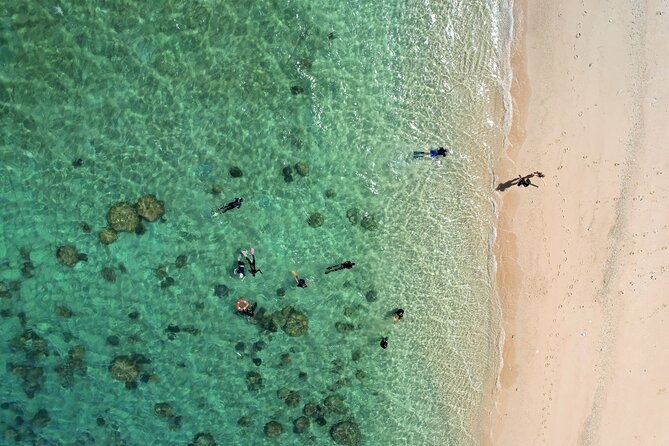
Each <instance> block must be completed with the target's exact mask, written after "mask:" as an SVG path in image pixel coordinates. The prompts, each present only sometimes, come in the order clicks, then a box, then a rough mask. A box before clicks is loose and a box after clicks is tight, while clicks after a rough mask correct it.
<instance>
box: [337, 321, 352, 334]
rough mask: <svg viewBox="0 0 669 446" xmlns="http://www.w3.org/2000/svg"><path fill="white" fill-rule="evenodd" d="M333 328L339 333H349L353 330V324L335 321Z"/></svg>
mask: <svg viewBox="0 0 669 446" xmlns="http://www.w3.org/2000/svg"><path fill="white" fill-rule="evenodd" d="M335 328H336V329H337V331H338V332H339V333H344V334H346V333H350V332H352V331H353V330H355V325H353V324H350V323H348V322H335Z"/></svg>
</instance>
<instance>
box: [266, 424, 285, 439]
mask: <svg viewBox="0 0 669 446" xmlns="http://www.w3.org/2000/svg"><path fill="white" fill-rule="evenodd" d="M264 431H265V435H266V436H267V437H268V438H276V437H278V436H279V435H281V434H283V425H282V424H281V423H279V422H276V421H270V422H269V423H267V424H266V425H265V429H264Z"/></svg>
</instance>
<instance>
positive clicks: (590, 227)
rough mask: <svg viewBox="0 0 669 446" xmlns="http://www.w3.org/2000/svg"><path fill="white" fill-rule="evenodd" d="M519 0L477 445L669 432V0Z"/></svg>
mask: <svg viewBox="0 0 669 446" xmlns="http://www.w3.org/2000/svg"><path fill="white" fill-rule="evenodd" d="M514 8H515V11H514V16H515V39H514V52H513V58H512V65H513V71H514V83H513V91H512V94H513V98H514V110H513V112H514V123H513V129H512V133H511V135H510V147H509V149H508V150H507V154H506V155H507V156H505V157H504V159H500V160H499V162H498V166H497V168H496V176H497V183H504V182H505V181H507V180H511V179H513V178H514V177H517V176H518V175H519V174H522V175H526V174H529V173H531V172H534V171H537V170H538V171H542V172H543V173H544V174H545V178H538V177H533V178H531V181H532V185H531V186H529V187H518V186H516V185H511V186H510V187H508V188H506V189H504V190H502V191H499V192H498V194H499V202H500V218H499V222H498V233H497V241H496V246H495V250H496V256H497V264H498V270H497V285H498V291H499V297H500V301H501V305H502V311H503V328H504V332H505V338H504V343H503V366H502V368H501V371H500V374H499V378H498V380H497V384H496V386H495V388H494V389H491V393H490V401H489V404H488V409H487V411H486V420H485V422H484V424H483V428H482V436H483V440H482V443H483V444H491V445H514V446H517V445H539V444H542V445H543V444H547V445H581V444H583V445H631V444H638V445H659V444H669V392H668V388H669V380H667V369H668V368H669V348H667V347H666V345H665V342H666V341H665V340H666V339H667V338H668V337H669V323H667V322H668V321H667V319H668V316H669V308H667V305H668V304H669V299H667V297H668V293H667V291H666V289H667V285H668V284H669V274H668V272H669V230H668V229H669V218H668V215H667V214H668V213H669V198H668V195H669V154H668V151H667V149H666V143H667V141H669V124H668V123H669V84H667V73H669V5H668V4H667V3H666V2H661V1H657V0H651V1H648V2H606V1H601V0H600V1H594V2H593V1H580V2H552V1H547V0H541V1H534V2H525V1H521V2H516V5H515V7H514ZM535 186H538V187H535Z"/></svg>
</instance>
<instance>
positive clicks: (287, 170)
mask: <svg viewBox="0 0 669 446" xmlns="http://www.w3.org/2000/svg"><path fill="white" fill-rule="evenodd" d="M281 173H283V181H285V182H286V183H290V182H291V181H293V169H292V168H291V167H290V166H285V167H284V168H283V169H281Z"/></svg>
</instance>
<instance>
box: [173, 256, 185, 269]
mask: <svg viewBox="0 0 669 446" xmlns="http://www.w3.org/2000/svg"><path fill="white" fill-rule="evenodd" d="M174 266H176V267H177V268H185V267H186V266H188V256H187V255H186V254H179V255H178V256H177V259H176V260H175V261H174Z"/></svg>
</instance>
